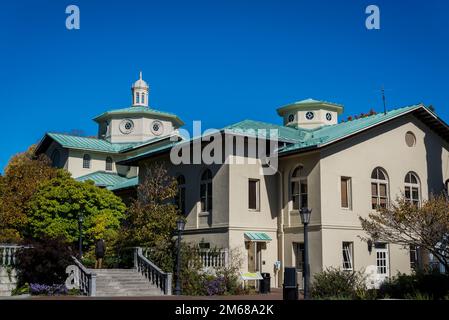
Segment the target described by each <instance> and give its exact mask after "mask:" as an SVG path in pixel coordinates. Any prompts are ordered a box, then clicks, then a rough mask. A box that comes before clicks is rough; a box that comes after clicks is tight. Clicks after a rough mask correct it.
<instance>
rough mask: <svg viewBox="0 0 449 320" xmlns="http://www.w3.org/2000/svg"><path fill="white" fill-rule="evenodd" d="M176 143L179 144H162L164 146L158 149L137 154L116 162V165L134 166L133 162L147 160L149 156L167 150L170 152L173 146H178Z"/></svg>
mask: <svg viewBox="0 0 449 320" xmlns="http://www.w3.org/2000/svg"><path fill="white" fill-rule="evenodd" d="M178 143H179V142H171V143H167V144H164V145H162V146H159V147H157V148H154V149H151V150H149V151H145V152H142V153H139V154H137V155H134V156H132V157H129V158H128V159H125V160H121V161H118V162H117V164H120V165H135V164H134V162H135V161H138V160H140V159H142V158H147V157H150V156H153V155H156V154H159V153H161V152H165V151H168V150H170V149H171V148H172V147H173V146H174V145H176V144H178Z"/></svg>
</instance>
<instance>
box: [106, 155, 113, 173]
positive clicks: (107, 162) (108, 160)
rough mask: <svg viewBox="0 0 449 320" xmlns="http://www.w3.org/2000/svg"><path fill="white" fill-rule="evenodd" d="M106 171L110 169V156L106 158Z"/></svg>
mask: <svg viewBox="0 0 449 320" xmlns="http://www.w3.org/2000/svg"><path fill="white" fill-rule="evenodd" d="M106 171H112V158H111V157H107V158H106Z"/></svg>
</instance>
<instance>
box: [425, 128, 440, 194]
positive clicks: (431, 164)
mask: <svg viewBox="0 0 449 320" xmlns="http://www.w3.org/2000/svg"><path fill="white" fill-rule="evenodd" d="M424 147H425V148H426V163H427V185H428V187H429V189H428V192H429V194H428V196H429V197H430V195H431V194H439V193H440V192H441V191H442V188H443V183H444V181H443V162H442V156H443V146H442V144H441V138H440V137H438V136H436V135H435V134H433V133H430V132H426V134H425V136H424Z"/></svg>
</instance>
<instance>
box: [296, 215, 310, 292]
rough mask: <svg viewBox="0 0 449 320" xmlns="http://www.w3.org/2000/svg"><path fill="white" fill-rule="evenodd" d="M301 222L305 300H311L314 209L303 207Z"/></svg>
mask: <svg viewBox="0 0 449 320" xmlns="http://www.w3.org/2000/svg"><path fill="white" fill-rule="evenodd" d="M299 215H300V217H301V222H302V224H303V225H304V268H303V271H304V299H305V300H308V299H310V265H309V235H308V232H309V223H310V216H311V215H312V209H309V208H306V207H303V208H301V210H300V211H299Z"/></svg>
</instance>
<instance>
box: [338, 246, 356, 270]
mask: <svg viewBox="0 0 449 320" xmlns="http://www.w3.org/2000/svg"><path fill="white" fill-rule="evenodd" d="M341 247H342V257H343V270H345V271H353V270H354V242H350V241H343V242H342V243H341Z"/></svg>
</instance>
